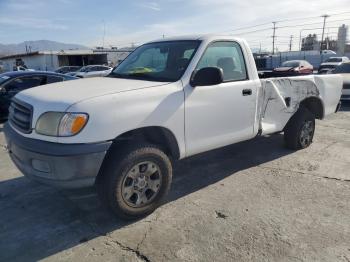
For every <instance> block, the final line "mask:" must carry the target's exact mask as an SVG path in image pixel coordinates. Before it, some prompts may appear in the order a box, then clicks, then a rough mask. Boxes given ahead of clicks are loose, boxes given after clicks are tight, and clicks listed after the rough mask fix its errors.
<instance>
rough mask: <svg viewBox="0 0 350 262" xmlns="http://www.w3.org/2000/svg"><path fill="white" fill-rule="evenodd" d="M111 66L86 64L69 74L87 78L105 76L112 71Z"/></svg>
mask: <svg viewBox="0 0 350 262" xmlns="http://www.w3.org/2000/svg"><path fill="white" fill-rule="evenodd" d="M112 69H113V68H112V67H109V66H102V65H88V66H84V67H82V68H81V69H80V70H78V71H77V72H74V73H70V74H69V75H72V76H76V77H80V78H87V77H97V76H107V75H109V74H110V73H111V72H112Z"/></svg>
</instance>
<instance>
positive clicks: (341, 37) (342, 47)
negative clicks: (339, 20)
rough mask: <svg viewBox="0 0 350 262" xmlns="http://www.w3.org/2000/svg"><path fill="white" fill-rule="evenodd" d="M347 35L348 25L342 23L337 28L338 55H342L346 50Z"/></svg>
mask: <svg viewBox="0 0 350 262" xmlns="http://www.w3.org/2000/svg"><path fill="white" fill-rule="evenodd" d="M347 37H348V27H347V26H345V25H342V26H341V27H339V29H338V46H337V47H338V48H337V53H338V54H340V55H344V54H345V52H346V41H347Z"/></svg>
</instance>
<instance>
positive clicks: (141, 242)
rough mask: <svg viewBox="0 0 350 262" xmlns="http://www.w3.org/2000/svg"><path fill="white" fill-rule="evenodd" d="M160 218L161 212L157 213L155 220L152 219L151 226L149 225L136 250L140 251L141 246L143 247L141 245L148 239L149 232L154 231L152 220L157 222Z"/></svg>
mask: <svg viewBox="0 0 350 262" xmlns="http://www.w3.org/2000/svg"><path fill="white" fill-rule="evenodd" d="M158 218H159V213H158V214H157V215H156V217H155V219H154V220H153V221H150V226H149V228H148V230H147V231H146V232H145V234H144V236H143V238H142V240H141V241H140V243H138V244H137V247H136V250H138V251H139V250H140V247H141V245H142V244H143V242H144V241H145V240H146V238H147V235H148V234H149V233H150V232H151V231H152V229H153V226H152V222H157V220H158Z"/></svg>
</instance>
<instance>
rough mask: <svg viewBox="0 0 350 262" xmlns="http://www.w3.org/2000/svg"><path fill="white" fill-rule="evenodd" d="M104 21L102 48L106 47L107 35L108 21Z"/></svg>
mask: <svg viewBox="0 0 350 262" xmlns="http://www.w3.org/2000/svg"><path fill="white" fill-rule="evenodd" d="M102 22H103V38H102V48H104V47H105V36H106V22H105V20H104V19H103V20H102Z"/></svg>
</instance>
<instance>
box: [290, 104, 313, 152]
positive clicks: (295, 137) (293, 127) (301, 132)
mask: <svg viewBox="0 0 350 262" xmlns="http://www.w3.org/2000/svg"><path fill="white" fill-rule="evenodd" d="M314 133H315V116H314V114H313V113H311V112H310V111H309V110H308V109H307V108H305V107H300V108H299V109H298V111H297V112H296V113H295V114H294V115H293V116H292V117H291V119H290V120H289V122H288V123H287V125H286V127H285V128H284V141H285V144H286V147H287V148H290V149H293V150H299V149H304V148H307V147H308V146H310V145H311V143H312V139H313V137H314Z"/></svg>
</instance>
